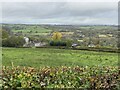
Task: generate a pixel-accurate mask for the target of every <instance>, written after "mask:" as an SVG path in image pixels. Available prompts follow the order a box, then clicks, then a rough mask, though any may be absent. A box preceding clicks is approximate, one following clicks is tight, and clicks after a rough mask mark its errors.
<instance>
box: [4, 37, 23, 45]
mask: <svg viewBox="0 0 120 90" xmlns="http://www.w3.org/2000/svg"><path fill="white" fill-rule="evenodd" d="M24 43H25V40H24V39H23V37H17V36H11V37H9V38H6V39H3V40H2V46H3V47H21V46H23V45H24Z"/></svg>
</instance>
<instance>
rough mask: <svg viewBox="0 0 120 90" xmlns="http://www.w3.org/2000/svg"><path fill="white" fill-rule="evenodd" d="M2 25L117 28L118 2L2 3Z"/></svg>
mask: <svg viewBox="0 0 120 90" xmlns="http://www.w3.org/2000/svg"><path fill="white" fill-rule="evenodd" d="M1 4H2V23H19V24H90V25H91V24H115V25H117V23H118V2H116V1H111V2H110V0H109V2H96V1H92V2H89V1H87V2H82V1H81V2H80V1H79V2H74V1H73V0H71V1H62V2H48V1H46V2H33V1H32V2H23V1H22V2H15V1H14V2H2V3H1Z"/></svg>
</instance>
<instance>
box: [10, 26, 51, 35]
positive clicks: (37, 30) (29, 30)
mask: <svg viewBox="0 0 120 90" xmlns="http://www.w3.org/2000/svg"><path fill="white" fill-rule="evenodd" d="M51 31H52V30H50V29H45V28H42V27H35V26H27V27H26V29H20V30H14V29H13V30H12V32H14V33H17V32H22V33H23V34H29V35H44V34H48V33H50V32H51Z"/></svg>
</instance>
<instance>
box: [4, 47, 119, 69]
mask: <svg viewBox="0 0 120 90" xmlns="http://www.w3.org/2000/svg"><path fill="white" fill-rule="evenodd" d="M2 58H3V59H2V63H3V65H5V66H11V63H12V62H13V64H14V65H15V66H32V67H44V66H64V65H65V66H76V65H79V66H86V65H88V66H93V65H111V66H117V64H118V54H117V53H107V52H93V51H80V50H65V49H50V48H49V49H48V48H3V49H2Z"/></svg>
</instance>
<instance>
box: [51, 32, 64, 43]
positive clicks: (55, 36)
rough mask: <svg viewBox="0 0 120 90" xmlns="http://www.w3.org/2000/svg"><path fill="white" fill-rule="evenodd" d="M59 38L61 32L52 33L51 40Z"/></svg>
mask: <svg viewBox="0 0 120 90" xmlns="http://www.w3.org/2000/svg"><path fill="white" fill-rule="evenodd" d="M61 38H62V34H61V33H60V32H54V33H53V36H52V39H53V40H55V41H59V40H61Z"/></svg>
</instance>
